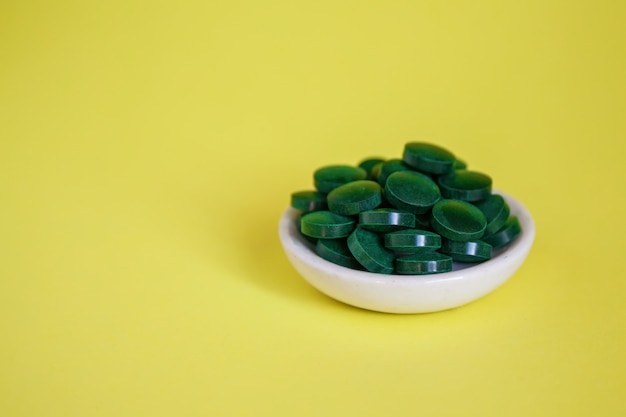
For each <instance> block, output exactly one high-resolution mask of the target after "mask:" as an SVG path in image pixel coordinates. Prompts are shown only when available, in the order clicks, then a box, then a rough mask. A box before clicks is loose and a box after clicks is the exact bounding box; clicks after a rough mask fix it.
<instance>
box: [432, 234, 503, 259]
mask: <svg viewBox="0 0 626 417" xmlns="http://www.w3.org/2000/svg"><path fill="white" fill-rule="evenodd" d="M491 249H492V248H491V245H490V244H488V243H486V242H482V241H480V240H472V241H469V242H457V241H455V240H448V239H444V241H443V243H442V244H441V249H440V251H441V253H445V254H446V255H450V256H451V257H452V259H454V260H455V261H459V262H483V261H486V260H488V259H491Z"/></svg>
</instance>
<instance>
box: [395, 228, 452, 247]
mask: <svg viewBox="0 0 626 417" xmlns="http://www.w3.org/2000/svg"><path fill="white" fill-rule="evenodd" d="M385 247H386V248H387V249H391V250H393V251H396V252H419V251H425V250H431V251H432V250H436V249H439V248H440V247H441V236H439V235H438V234H437V233H433V232H430V231H428V230H420V229H406V230H399V231H397V232H391V233H387V234H386V235H385Z"/></svg>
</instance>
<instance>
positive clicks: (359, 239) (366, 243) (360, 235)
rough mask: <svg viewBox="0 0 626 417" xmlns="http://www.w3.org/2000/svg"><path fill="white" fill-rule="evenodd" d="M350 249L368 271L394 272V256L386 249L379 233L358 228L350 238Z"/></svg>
mask: <svg viewBox="0 0 626 417" xmlns="http://www.w3.org/2000/svg"><path fill="white" fill-rule="evenodd" d="M348 248H349V249H350V252H351V253H352V255H353V256H354V257H355V258H356V260H357V261H359V263H360V264H361V265H362V266H363V267H364V268H365V269H367V270H368V271H370V272H376V273H380V274H391V273H392V272H393V264H394V255H393V253H392V252H390V251H388V250H387V249H385V247H384V245H383V242H382V237H381V236H380V235H378V234H377V233H375V232H372V231H369V230H365V229H361V228H357V229H356V230H354V232H352V233H351V234H350V236H349V237H348Z"/></svg>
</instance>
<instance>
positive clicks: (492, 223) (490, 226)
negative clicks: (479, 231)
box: [474, 194, 511, 235]
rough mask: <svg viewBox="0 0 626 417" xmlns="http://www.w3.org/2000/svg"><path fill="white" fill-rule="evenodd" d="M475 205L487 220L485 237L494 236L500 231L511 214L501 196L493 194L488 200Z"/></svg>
mask: <svg viewBox="0 0 626 417" xmlns="http://www.w3.org/2000/svg"><path fill="white" fill-rule="evenodd" d="M474 205H475V206H476V207H478V208H479V209H480V211H482V212H483V214H484V215H485V217H486V218H487V228H486V229H485V235H492V234H494V233H496V232H497V231H498V230H500V228H501V227H502V226H504V223H506V221H507V219H508V218H509V214H510V213H511V209H510V208H509V205H508V204H507V203H506V201H504V198H503V197H502V196H501V195H499V194H491V195H490V196H489V197H487V198H486V199H484V200H481V201H478V202H476V203H474Z"/></svg>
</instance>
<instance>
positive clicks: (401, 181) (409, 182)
mask: <svg viewBox="0 0 626 417" xmlns="http://www.w3.org/2000/svg"><path fill="white" fill-rule="evenodd" d="M385 198H386V199H387V201H389V202H390V203H391V204H392V205H393V206H394V207H397V208H399V209H402V210H407V211H410V212H412V213H416V214H422V213H426V212H427V211H428V210H429V209H430V208H431V207H432V206H433V205H434V204H435V203H436V202H437V201H439V199H440V198H441V194H440V193H439V187H437V184H435V182H434V181H433V180H431V179H430V178H429V177H427V176H426V175H423V174H420V173H419V172H414V171H399V172H394V173H393V174H391V175H390V176H389V178H388V179H387V182H386V184H385Z"/></svg>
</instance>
